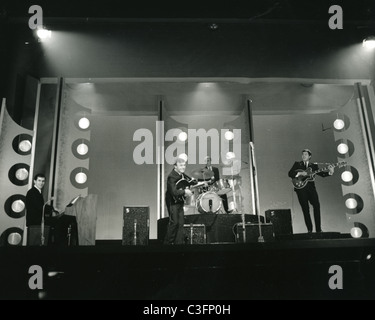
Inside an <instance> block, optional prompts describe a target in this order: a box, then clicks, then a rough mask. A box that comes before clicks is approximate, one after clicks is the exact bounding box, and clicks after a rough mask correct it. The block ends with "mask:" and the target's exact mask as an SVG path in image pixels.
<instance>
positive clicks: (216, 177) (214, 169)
mask: <svg viewBox="0 0 375 320" xmlns="http://www.w3.org/2000/svg"><path fill="white" fill-rule="evenodd" d="M211 167H212V171H213V172H214V178H215V181H213V182H216V181H219V180H220V171H219V168H216V167H214V166H211ZM206 169H208V167H207V166H206Z"/></svg>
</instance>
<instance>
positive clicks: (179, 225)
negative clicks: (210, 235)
mask: <svg viewBox="0 0 375 320" xmlns="http://www.w3.org/2000/svg"><path fill="white" fill-rule="evenodd" d="M185 170H186V161H185V160H184V159H182V158H178V159H177V161H176V163H175V165H174V168H173V170H172V172H171V173H170V174H169V176H168V181H167V193H166V198H165V200H166V205H167V209H168V213H169V224H168V231H167V235H166V237H165V243H166V244H184V243H185V241H184V197H191V196H192V194H193V193H192V192H191V191H190V189H185V190H183V189H177V187H176V183H177V182H178V181H179V180H181V179H185V178H186V177H185V175H184V172H185Z"/></svg>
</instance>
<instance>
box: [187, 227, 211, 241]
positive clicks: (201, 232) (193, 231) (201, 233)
mask: <svg viewBox="0 0 375 320" xmlns="http://www.w3.org/2000/svg"><path fill="white" fill-rule="evenodd" d="M184 241H185V244H206V243H207V235H206V226H205V225H204V224H192V223H191V224H184Z"/></svg>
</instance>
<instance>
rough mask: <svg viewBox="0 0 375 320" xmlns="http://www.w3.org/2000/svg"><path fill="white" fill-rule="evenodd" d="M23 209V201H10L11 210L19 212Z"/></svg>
mask: <svg viewBox="0 0 375 320" xmlns="http://www.w3.org/2000/svg"><path fill="white" fill-rule="evenodd" d="M23 210H25V203H24V202H23V201H22V200H16V201H14V202H13V203H12V211H13V212H15V213H20V212H22V211H23Z"/></svg>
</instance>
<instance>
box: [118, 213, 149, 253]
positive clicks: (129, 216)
mask: <svg viewBox="0 0 375 320" xmlns="http://www.w3.org/2000/svg"><path fill="white" fill-rule="evenodd" d="M149 230H150V208H149V207H143V206H128V207H124V225H123V232H122V245H123V246H127V245H143V246H144V245H148V240H149Z"/></svg>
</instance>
